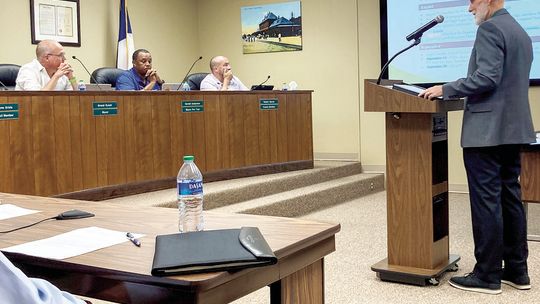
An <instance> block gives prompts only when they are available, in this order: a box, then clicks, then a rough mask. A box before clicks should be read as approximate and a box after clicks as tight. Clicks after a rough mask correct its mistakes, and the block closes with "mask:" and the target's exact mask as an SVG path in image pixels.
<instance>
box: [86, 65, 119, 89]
mask: <svg viewBox="0 0 540 304" xmlns="http://www.w3.org/2000/svg"><path fill="white" fill-rule="evenodd" d="M124 72H125V70H122V69H117V68H99V69H96V70H95V71H93V72H92V77H91V78H90V83H96V82H97V83H98V84H100V83H108V84H110V85H111V86H112V87H116V79H118V77H119V76H120V75H121V74H122V73H124ZM94 79H95V80H96V81H94Z"/></svg>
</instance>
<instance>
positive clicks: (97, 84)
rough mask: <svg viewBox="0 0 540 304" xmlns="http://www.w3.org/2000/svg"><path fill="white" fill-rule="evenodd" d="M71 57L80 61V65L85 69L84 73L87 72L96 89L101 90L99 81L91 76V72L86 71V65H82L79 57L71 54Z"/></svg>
mask: <svg viewBox="0 0 540 304" xmlns="http://www.w3.org/2000/svg"><path fill="white" fill-rule="evenodd" d="M71 58H73V59H75V60H77V61H78V62H80V63H81V65H82V67H83V68H84V70H85V71H86V73H87V74H88V75H90V79H92V80H93V81H94V83H95V84H96V86H97V87H98V89H99V90H100V91H102V89H101V86H100V85H99V83H98V82H97V81H96V79H95V78H94V76H92V74H91V73H90V72H89V71H88V69H87V68H86V66H85V65H84V63H83V62H82V61H81V60H80V59H79V58H77V57H75V56H71Z"/></svg>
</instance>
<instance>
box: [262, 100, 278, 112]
mask: <svg viewBox="0 0 540 304" xmlns="http://www.w3.org/2000/svg"><path fill="white" fill-rule="evenodd" d="M278 107H279V100H278V99H277V98H266V99H263V98H261V99H259V109H261V110H277V109H278Z"/></svg>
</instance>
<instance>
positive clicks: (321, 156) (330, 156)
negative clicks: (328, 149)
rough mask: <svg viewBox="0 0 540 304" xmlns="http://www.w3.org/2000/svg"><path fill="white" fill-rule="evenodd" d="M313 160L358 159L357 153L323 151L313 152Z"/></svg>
mask: <svg viewBox="0 0 540 304" xmlns="http://www.w3.org/2000/svg"><path fill="white" fill-rule="evenodd" d="M313 158H314V159H315V160H341V161H360V157H359V155H358V153H324V152H314V153H313Z"/></svg>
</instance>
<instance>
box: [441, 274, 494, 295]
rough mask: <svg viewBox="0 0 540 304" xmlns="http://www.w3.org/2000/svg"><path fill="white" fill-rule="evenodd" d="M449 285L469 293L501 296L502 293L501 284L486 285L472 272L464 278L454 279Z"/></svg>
mask: <svg viewBox="0 0 540 304" xmlns="http://www.w3.org/2000/svg"><path fill="white" fill-rule="evenodd" d="M448 283H449V284H450V285H452V286H453V287H455V288H458V289H462V290H467V291H474V292H481V293H487V294H499V293H501V292H502V289H501V284H496V283H486V282H484V281H482V280H480V279H479V278H477V277H476V276H475V275H474V273H472V272H471V273H469V274H466V275H465V276H463V277H453V278H451V279H450V280H449V281H448Z"/></svg>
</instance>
